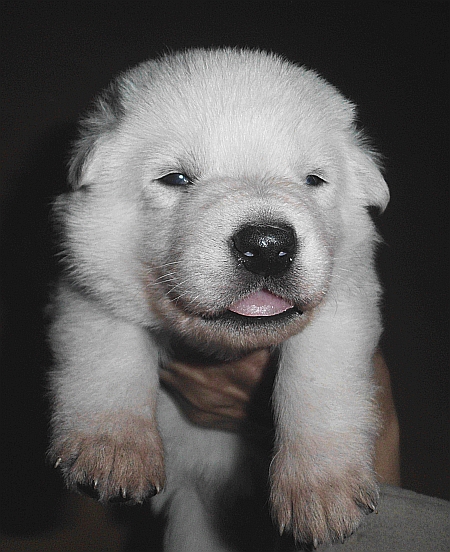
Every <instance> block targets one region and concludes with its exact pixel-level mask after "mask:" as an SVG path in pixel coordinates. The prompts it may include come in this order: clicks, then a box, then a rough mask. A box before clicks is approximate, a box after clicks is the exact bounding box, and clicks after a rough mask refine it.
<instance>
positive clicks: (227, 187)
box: [57, 50, 387, 351]
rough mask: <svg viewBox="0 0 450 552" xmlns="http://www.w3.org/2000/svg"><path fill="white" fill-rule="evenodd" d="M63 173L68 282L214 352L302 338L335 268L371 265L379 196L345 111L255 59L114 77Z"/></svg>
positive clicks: (373, 171)
mask: <svg viewBox="0 0 450 552" xmlns="http://www.w3.org/2000/svg"><path fill="white" fill-rule="evenodd" d="M70 180H71V183H72V187H73V191H72V192H71V193H70V194H68V195H67V196H66V197H65V198H62V199H60V200H59V202H58V203H57V212H58V213H59V215H60V220H61V221H62V222H63V226H64V228H65V242H64V244H65V250H66V256H67V259H68V263H67V264H68V266H69V268H70V273H71V277H72V278H73V279H74V280H75V281H76V282H77V283H78V284H79V285H82V286H83V287H84V288H85V289H86V290H87V291H88V292H89V293H91V294H93V295H95V296H96V297H97V298H99V299H100V300H102V301H103V302H104V303H105V304H106V305H107V306H108V307H109V308H112V309H113V310H114V311H115V312H117V313H119V314H120V315H122V316H126V317H128V318H130V319H133V320H136V321H139V322H140V323H144V324H147V325H149V326H151V327H152V328H154V329H163V330H164V331H169V332H173V333H174V334H175V335H177V336H179V337H182V338H184V339H187V340H189V341H191V342H193V343H195V344H196V345H197V346H199V347H202V348H205V349H208V350H211V348H213V349H218V350H219V349H220V350H223V349H225V350H229V349H230V350H239V351H243V350H250V349H255V348H258V347H265V346H268V345H274V344H278V343H280V342H281V341H283V340H285V339H287V338H288V337H290V336H291V335H293V334H295V333H297V332H299V331H301V329H302V328H303V327H304V325H305V324H307V323H308V322H309V320H310V319H311V317H312V316H313V314H314V312H315V310H316V309H317V308H320V305H321V304H322V303H323V301H325V300H326V298H327V296H328V295H329V293H330V288H331V289H332V290H333V293H334V294H336V293H337V290H338V288H339V285H342V283H341V284H340V283H339V282H341V280H340V278H336V266H337V265H339V263H340V262H342V259H344V258H345V259H346V261H345V262H346V264H347V265H348V263H349V262H351V256H352V252H353V253H354V252H355V251H356V250H358V251H359V253H358V258H359V259H360V258H361V252H364V255H368V258H369V259H370V256H371V251H372V242H373V240H374V231H373V228H372V226H371V223H370V220H369V218H368V216H367V213H366V210H365V207H367V206H369V205H378V206H380V207H381V208H382V207H384V205H385V203H386V202H387V188H386V186H385V184H384V181H383V179H382V177H381V175H380V173H379V171H378V169H377V167H376V165H375V163H374V162H373V160H372V158H371V156H370V153H368V151H367V149H366V148H365V147H364V146H363V145H362V142H361V140H360V139H359V138H358V136H357V133H356V131H355V128H354V109H353V106H352V105H351V104H350V103H349V102H348V101H347V100H345V99H344V98H343V97H342V96H341V95H340V94H339V93H338V92H337V91H336V90H335V89H334V88H333V87H332V86H330V85H329V84H327V83H326V82H325V81H324V80H323V79H321V78H320V77H319V76H318V75H316V74H315V73H314V72H312V71H308V70H306V69H304V68H301V67H297V66H295V65H293V64H291V63H289V62H286V61H284V60H282V59H281V58H279V57H276V56H273V55H270V54H265V53H261V52H252V51H237V50H213V51H204V50H194V51H189V52H186V53H180V54H175V55H172V56H167V57H164V58H162V59H160V60H158V61H150V62H147V63H144V64H142V65H140V66H138V67H137V68H135V69H133V70H131V71H130V72H128V73H126V74H124V75H122V76H121V77H119V78H118V79H117V80H116V81H115V82H114V83H113V84H112V85H111V87H110V88H109V90H108V91H107V92H106V93H105V94H104V95H103V96H102V97H101V98H100V99H99V100H98V102H97V104H96V108H95V109H94V110H93V112H92V113H91V114H90V115H89V116H88V117H87V118H86V119H85V121H84V123H83V125H82V131H81V137H80V140H79V142H78V144H77V146H76V148H75V151H74V156H73V161H72V164H71V167H70ZM358 248H359V249H358ZM369 264H370V263H369ZM348 270H351V267H350V268H348Z"/></svg>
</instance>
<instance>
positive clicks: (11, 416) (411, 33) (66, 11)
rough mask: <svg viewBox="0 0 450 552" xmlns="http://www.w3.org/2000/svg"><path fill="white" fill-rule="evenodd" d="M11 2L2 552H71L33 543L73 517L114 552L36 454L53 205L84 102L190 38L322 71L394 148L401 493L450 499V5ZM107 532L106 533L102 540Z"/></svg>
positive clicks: (392, 340) (392, 303)
mask: <svg viewBox="0 0 450 552" xmlns="http://www.w3.org/2000/svg"><path fill="white" fill-rule="evenodd" d="M163 6H164V7H163ZM1 7H2V9H1V12H2V15H1V25H2V29H1V37H2V48H1V58H2V64H3V67H2V88H1V94H2V96H1V107H2V130H1V140H2V144H1V151H2V152H1V184H0V194H1V195H0V199H1V203H0V208H1V211H0V217H1V219H0V223H1V235H0V240H1V241H0V247H1V249H0V266H1V277H2V279H1V302H0V308H1V311H0V327H1V402H0V407H1V424H2V434H1V440H0V443H1V455H0V460H1V471H0V478H1V494H2V500H1V503H2V505H1V509H2V516H1V529H2V531H3V535H4V536H3V540H1V541H0V544H2V545H3V549H7V550H19V549H20V546H21V543H23V542H25V543H26V549H27V550H41V549H42V550H44V549H60V550H71V549H72V548H71V546H72V545H70V544H68V543H69V541H67V542H66V541H58V538H57V537H55V536H54V535H55V533H51V534H50V536H48V535H47V536H44V537H42V538H43V539H44V540H33V539H35V538H37V536H39V535H40V534H41V533H42V531H44V530H45V531H47V530H52V529H54V530H56V529H60V528H61V527H64V524H66V525H67V523H68V522H70V523H71V526H72V527H77V528H78V529H79V532H80V534H82V532H83V530H86V527H88V532H89V531H91V530H92V532H91V533H90V536H89V537H86V538H85V537H84V536H83V537H82V538H81V537H80V538H81V544H80V543H78V544H77V545H76V548H73V549H77V550H82V549H83V550H101V549H105V550H106V549H111V550H112V549H114V546H118V545H119V544H118V543H119V541H120V538H118V540H117V541H116V543H115V545H112V544H111V545H107V544H105V543H106V542H107V540H108V537H107V536H105V539H106V540H105V541H101V538H103V537H102V524H105V523H106V524H108V523H110V524H113V525H114V523H116V522H115V521H114V520H111V519H109V518H108V520H107V521H105V520H104V519H103V518H102V515H103V514H102V513H101V512H100V511H99V510H97V509H96V506H92V505H91V503H88V501H82V502H76V500H77V499H74V498H67V496H66V494H65V493H64V492H62V490H61V482H60V480H59V479H58V478H57V477H56V475H55V474H54V473H53V471H52V469H51V468H49V467H48V466H46V465H45V462H44V456H45V448H46V431H47V404H46V401H45V371H46V369H47V367H48V363H49V359H48V352H47V350H46V347H45V340H44V335H45V328H44V318H43V308H44V305H45V303H46V297H47V293H48V284H49V281H50V280H51V278H52V277H53V275H54V263H53V262H52V260H51V259H52V255H51V240H50V233H49V209H48V206H49V203H50V200H51V197H52V196H53V195H54V194H55V193H56V192H57V191H58V190H60V189H61V188H62V187H63V185H64V178H65V161H66V155H67V149H68V144H69V143H70V139H71V137H72V136H73V123H74V122H75V121H76V119H77V117H78V116H79V114H80V112H82V111H83V110H84V109H85V108H86V107H87V106H88V104H89V101H90V100H91V99H92V97H93V96H94V95H95V94H96V93H97V92H98V91H99V90H100V89H102V87H104V86H105V85H106V84H107V83H108V81H109V80H110V79H111V77H112V76H114V75H115V74H116V73H117V72H118V71H121V70H123V69H126V68H127V67H129V66H131V65H133V64H135V63H137V62H139V61H142V60H144V59H145V58H148V57H150V56H153V55H155V54H158V53H161V52H164V51H166V50H168V49H177V48H184V47H190V46H220V45H231V46H235V45H236V46H250V47H258V48H263V49H269V50H273V51H275V52H278V53H281V54H283V55H285V56H286V57H288V58H290V59H292V60H294V61H297V62H299V63H302V64H306V65H307V66H310V67H313V68H315V69H317V70H318V71H319V72H320V73H321V74H322V75H323V76H324V77H325V78H327V79H328V80H329V81H331V82H332V83H333V84H335V85H336V86H337V87H338V88H339V89H340V90H341V91H342V92H343V93H344V94H346V95H347V96H348V97H350V98H351V99H352V100H353V101H355V102H356V103H357V104H358V105H359V113H360V120H361V123H362V124H363V126H364V127H365V128H366V130H367V133H368V134H369V135H370V136H371V137H372V138H373V141H374V143H375V144H376V146H377V148H378V149H379V150H380V151H381V152H382V154H383V155H384V158H385V176H386V179H387V182H388V184H389V187H390V189H391V195H392V199H391V203H390V205H389V207H388V209H387V211H386V212H385V214H384V215H382V217H380V218H379V220H378V224H379V228H380V230H381V233H382V235H383V237H384V239H385V242H386V245H384V246H383V247H382V248H381V250H380V254H379V260H380V271H381V275H382V279H383V282H384V285H385V289H386V294H385V304H384V316H385V322H386V331H385V336H384V338H383V349H384V353H385V356H386V359H387V362H388V365H389V367H390V370H391V374H392V380H393V388H394V394H395V400H396V404H397V408H398V412H399V417H400V423H401V428H402V477H403V485H404V486H405V487H406V488H408V489H412V490H415V491H417V492H420V493H425V494H430V495H433V496H438V497H442V498H447V499H448V498H450V489H449V478H448V466H449V434H448V427H449V417H448V414H449V409H448V406H449V404H448V397H449V385H448V384H449V379H448V375H449V362H448V361H449V357H448V292H449V287H448V236H449V233H448V230H449V228H448V213H449V197H448V188H449V182H448V157H449V151H448V113H449V105H448V83H447V80H448V45H449V44H448V19H449V18H448V16H449V9H448V4H447V3H446V2H401V3H397V2H373V3H370V2H302V1H291V2H283V1H280V2H276V1H273V2H270V3H266V2H263V1H260V2H245V1H244V0H241V1H240V2H232V1H231V2H225V1H224V2H213V1H210V2H204V3H198V2H181V3H180V2H175V3H172V2H140V3H139V4H133V2H129V1H128V2H124V1H120V2H112V3H111V4H109V3H106V2H81V1H78V2H73V1H65V2H60V1H57V2H45V1H41V2H15V3H13V2H6V3H5V2H2V5H1ZM71 500H75V506H73V504H72V503H71V502H70V501H71ZM68 501H69V503H70V504H72V506H71V508H72V509H70V508H69V510H67V508H68V507H67V503H68ZM88 504H89V505H88ZM67 512H69V513H67ZM99 512H100V513H99ZM126 515H128V514H126ZM71 516H72V517H71ZM83 516H84V517H83ZM125 517H126V516H125ZM93 520H94V521H95V523H94V521H93ZM93 523H94V525H92V524H93ZM89 524H91V525H89ZM114 527H115V526H114ZM113 531H114V529H111V526H108V525H107V531H106V533H107V534H109V535H111V534H112V532H113ZM93 533H96V537H94V536H93ZM58 534H59V533H58ZM120 534H121V533H120ZM8 535H9V537H11V536H14V537H15V539H11V538H9V537H8ZM51 535H53V536H51ZM72 536H74V535H72ZM119 536H120V535H119ZM24 537H26V538H27V539H28V540H25V541H24V540H23V538H24ZM78 537H79V535H78ZM74 538H75V539H76V538H77V535H75V537H74ZM95 538H98V539H100V544H98V543H97V544H95V543H94V540H95ZM45 539H47V540H45ZM61 542H63V544H61ZM64 542H66V544H64ZM120 542H121V541H120ZM43 543H44V544H43ZM58 543H59V544H58ZM58 546H59V547H60V548H58ZM73 546H75V545H73ZM108 546H111V547H110V548H108Z"/></svg>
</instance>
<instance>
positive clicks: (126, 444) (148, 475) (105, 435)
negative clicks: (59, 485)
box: [50, 416, 165, 504]
mask: <svg viewBox="0 0 450 552" xmlns="http://www.w3.org/2000/svg"><path fill="white" fill-rule="evenodd" d="M114 418H115V419H114V421H113V420H111V418H109V419H108V422H107V423H104V421H103V422H102V423H99V421H98V420H96V421H95V422H94V423H93V424H92V425H93V427H95V431H94V430H92V431H74V430H71V431H68V432H65V433H64V434H60V436H59V437H58V438H57V439H56V440H55V443H54V444H53V447H52V450H51V453H50V457H51V459H52V460H53V461H54V463H55V464H54V465H55V467H58V468H59V469H60V470H61V471H62V473H63V476H64V479H65V481H66V484H67V486H68V487H69V488H71V489H73V490H76V491H78V492H82V493H84V494H87V495H89V496H91V497H93V498H96V499H97V500H99V501H100V502H102V503H106V502H127V503H129V504H136V503H141V502H143V500H144V499H145V498H147V497H151V496H153V495H155V494H157V493H159V492H160V490H161V489H162V488H163V486H164V482H165V474H164V455H163V447H162V442H161V438H160V436H159V433H158V431H157V429H156V427H155V426H154V425H152V423H151V421H149V420H148V419H145V418H142V417H138V416H126V417H114Z"/></svg>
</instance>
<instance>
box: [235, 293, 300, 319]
mask: <svg viewBox="0 0 450 552" xmlns="http://www.w3.org/2000/svg"><path fill="white" fill-rule="evenodd" d="M294 309H295V305H294V304H293V303H290V302H289V301H287V300H286V299H283V298H282V297H279V296H278V295H274V294H273V293H271V292H270V291H267V290H265V289H262V290H260V291H256V292H255V293H252V294H251V295H247V296H246V297H244V298H243V299H239V300H238V301H236V302H234V303H233V304H231V305H230V306H229V307H228V310H229V311H230V312H233V313H235V314H239V315H240V316H246V317H251V318H261V317H273V316H279V315H281V314H284V313H287V312H288V311H292V310H294Z"/></svg>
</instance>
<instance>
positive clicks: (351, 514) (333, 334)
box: [270, 315, 378, 546]
mask: <svg viewBox="0 0 450 552" xmlns="http://www.w3.org/2000/svg"><path fill="white" fill-rule="evenodd" d="M319 318H320V316H319ZM338 318H339V316H338V315H336V319H334V320H333V322H334V323H335V324H336V326H335V328H334V330H333V329H331V330H330V328H329V327H328V328H327V324H326V323H323V322H324V321H323V320H322V323H323V324H322V323H321V321H320V320H316V321H314V323H313V327H310V328H307V329H305V330H304V332H303V333H301V334H300V335H298V336H295V337H294V338H292V339H290V340H288V342H287V343H286V344H285V345H284V346H283V347H284V348H283V350H282V356H281V361H280V367H279V373H278V377H277V381H276V383H275V389H274V411H275V426H276V445H275V455H274V458H273V461H272V465H271V470H270V477H271V504H272V511H273V517H274V520H275V522H276V523H277V524H278V526H279V528H280V531H281V532H283V531H284V530H285V529H286V530H289V531H291V532H292V533H293V535H294V537H295V539H296V540H297V541H299V542H307V543H313V544H314V545H315V546H317V545H318V544H319V543H323V542H325V543H327V542H332V541H336V540H341V541H342V540H343V539H344V538H345V537H346V536H348V535H350V534H351V533H352V532H353V531H354V530H355V529H356V527H357V526H358V524H359V522H360V520H361V518H362V516H363V514H364V513H367V512H369V511H373V510H374V509H375V506H376V503H377V497H378V490H377V483H376V479H375V474H374V471H373V468H372V461H373V448H374V440H375V435H376V432H377V412H376V408H375V405H374V386H373V384H372V381H371V354H372V352H373V348H374V346H375V340H376V339H375V338H370V339H369V340H368V341H373V344H371V343H368V342H367V340H366V342H365V343H363V342H362V340H361V339H360V338H359V337H358V336H359V335H360V332H361V328H358V327H357V325H355V326H354V327H349V324H346V323H345V321H342V323H341V321H340V320H338ZM321 325H322V327H320V326H321ZM314 326H315V327H314Z"/></svg>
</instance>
